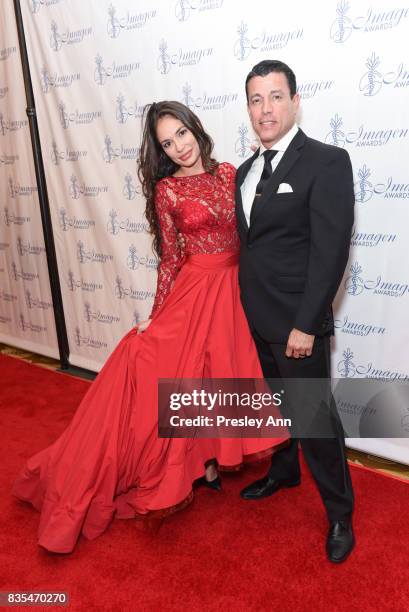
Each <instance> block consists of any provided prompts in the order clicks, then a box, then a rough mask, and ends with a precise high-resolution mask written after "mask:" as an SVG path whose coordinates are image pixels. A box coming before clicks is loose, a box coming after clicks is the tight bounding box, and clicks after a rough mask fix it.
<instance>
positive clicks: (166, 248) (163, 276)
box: [150, 181, 182, 317]
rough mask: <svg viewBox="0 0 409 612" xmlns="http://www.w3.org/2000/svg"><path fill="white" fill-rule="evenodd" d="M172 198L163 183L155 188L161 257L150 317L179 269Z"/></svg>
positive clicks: (158, 306) (160, 302)
mask: <svg viewBox="0 0 409 612" xmlns="http://www.w3.org/2000/svg"><path fill="white" fill-rule="evenodd" d="M172 205H174V196H173V194H172V192H171V191H170V190H169V188H168V186H167V185H166V183H165V182H164V181H161V182H159V183H158V184H157V186H156V193H155V206H156V212H157V213H158V218H159V227H160V236H161V244H162V257H161V260H160V263H159V268H158V282H157V285H156V295H155V301H154V303H153V308H152V312H151V315H150V316H151V317H152V316H153V315H154V314H155V313H156V312H157V310H158V309H159V308H160V307H161V306H162V304H163V302H164V301H165V298H166V297H167V296H168V294H169V292H170V290H171V289H172V286H173V283H174V282H175V279H176V276H177V273H178V271H179V268H180V264H181V260H182V255H181V251H180V246H179V244H178V240H177V229H176V226H175V223H174V220H173V217H172V212H171V210H172Z"/></svg>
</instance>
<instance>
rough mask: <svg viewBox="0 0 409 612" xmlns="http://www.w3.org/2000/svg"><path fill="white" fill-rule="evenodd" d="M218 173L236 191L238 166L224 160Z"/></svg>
mask: <svg viewBox="0 0 409 612" xmlns="http://www.w3.org/2000/svg"><path fill="white" fill-rule="evenodd" d="M217 174H218V176H220V178H221V179H222V180H223V181H225V183H226V184H227V185H228V187H229V188H231V189H232V190H233V191H234V188H235V184H236V168H235V167H234V166H233V165H232V164H229V163H228V162H222V163H221V164H219V166H218V168H217Z"/></svg>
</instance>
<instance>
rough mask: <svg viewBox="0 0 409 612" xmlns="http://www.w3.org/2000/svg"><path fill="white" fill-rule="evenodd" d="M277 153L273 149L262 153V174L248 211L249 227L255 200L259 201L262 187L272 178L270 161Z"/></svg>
mask: <svg viewBox="0 0 409 612" xmlns="http://www.w3.org/2000/svg"><path fill="white" fill-rule="evenodd" d="M277 153H278V151H274V150H273V149H268V150H267V151H264V153H263V157H264V168H263V172H262V174H261V177H260V180H259V182H258V183H257V187H256V193H255V195H254V200H253V204H252V207H251V211H250V225H251V222H252V221H253V215H254V210H255V208H256V203H257V200H258V199H259V197H260V196H261V194H262V192H263V189H264V185H265V184H266V182H267V181H268V180H269V179H270V178H271V177H272V176H273V170H272V168H271V160H272V159H273V157H274V156H275V155H277Z"/></svg>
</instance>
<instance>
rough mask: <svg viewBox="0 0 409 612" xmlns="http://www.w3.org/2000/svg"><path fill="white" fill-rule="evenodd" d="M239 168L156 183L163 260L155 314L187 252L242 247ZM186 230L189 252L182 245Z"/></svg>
mask: <svg viewBox="0 0 409 612" xmlns="http://www.w3.org/2000/svg"><path fill="white" fill-rule="evenodd" d="M235 174H236V170H235V168H234V166H232V165H231V164H228V163H222V164H219V166H218V168H217V170H216V173H215V174H214V175H212V174H209V173H208V172H204V173H202V174H196V175H195V176H186V177H173V176H169V177H166V178H164V179H162V180H161V181H159V182H158V184H157V185H156V193H155V204H156V210H157V213H158V217H159V226H160V232H161V240H162V258H161V261H160V264H159V269H158V283H157V289H156V296H155V301H154V304H153V309H152V313H151V316H152V315H153V314H154V313H155V312H156V311H157V310H158V309H159V308H160V306H161V305H162V304H163V302H164V300H165V298H166V297H167V295H168V294H169V292H170V290H171V288H172V285H173V283H174V281H175V279H176V276H177V273H178V271H179V269H180V267H181V265H182V263H183V258H184V256H186V255H196V254H198V253H223V252H227V251H235V250H237V249H238V248H239V238H238V235H237V230H236V217H235V214H234V187H235V180H234V179H235ZM178 232H180V233H182V234H183V238H184V240H185V247H184V250H183V253H182V251H181V248H180V246H179V243H178Z"/></svg>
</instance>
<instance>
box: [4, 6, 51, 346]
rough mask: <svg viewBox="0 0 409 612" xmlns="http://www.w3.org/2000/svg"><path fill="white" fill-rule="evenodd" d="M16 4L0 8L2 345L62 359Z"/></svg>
mask: <svg viewBox="0 0 409 612" xmlns="http://www.w3.org/2000/svg"><path fill="white" fill-rule="evenodd" d="M26 107H27V105H26V98H25V92H24V81H23V73H22V69H21V61H20V51H19V44H18V38H17V29H16V19H15V15H14V7H13V2H11V1H7V2H2V4H1V7H0V342H5V343H8V344H12V345H14V346H19V347H21V348H23V349H26V350H30V351H34V352H37V353H41V354H44V355H48V356H50V357H56V358H58V355H59V353H58V347H57V338H56V333H55V324H54V313H53V304H52V299H51V291H50V282H49V277H48V271H47V261H46V256H45V248H44V238H43V231H42V225H41V216H40V208H39V203H38V196H37V186H36V177H35V172H34V165H33V154H32V148H31V140H30V129H29V125H28V119H27V115H26Z"/></svg>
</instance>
